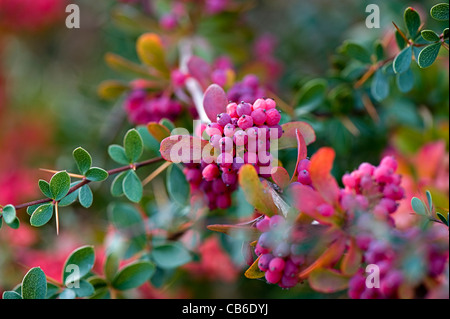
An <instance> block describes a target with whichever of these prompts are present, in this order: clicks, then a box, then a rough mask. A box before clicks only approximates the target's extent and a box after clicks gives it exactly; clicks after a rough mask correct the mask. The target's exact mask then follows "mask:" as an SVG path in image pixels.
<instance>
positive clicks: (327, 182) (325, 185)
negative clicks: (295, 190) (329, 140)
mask: <svg viewBox="0 0 450 319" xmlns="http://www.w3.org/2000/svg"><path fill="white" fill-rule="evenodd" d="M334 157H335V152H334V150H333V149H332V148H329V147H323V148H321V149H319V150H318V151H317V152H316V153H315V154H314V155H313V156H312V157H311V167H310V169H309V173H310V175H311V180H312V184H313V186H314V187H315V188H316V189H317V191H318V192H319V193H320V195H321V196H322V198H323V199H325V201H327V202H328V203H329V204H331V205H334V204H336V203H337V202H338V199H339V186H338V184H337V182H336V180H335V179H334V177H333V176H332V175H331V169H332V168H333V161H334Z"/></svg>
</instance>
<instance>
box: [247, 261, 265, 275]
mask: <svg viewBox="0 0 450 319" xmlns="http://www.w3.org/2000/svg"><path fill="white" fill-rule="evenodd" d="M259 258H261V256H259V257H258V258H257V259H256V260H255V261H254V262H253V264H252V265H251V266H250V267H249V268H248V269H247V270H246V271H245V273H244V275H245V277H247V278H249V279H259V278H262V277H264V274H265V273H264V272H263V271H261V270H260V269H259V266H258V262H259Z"/></svg>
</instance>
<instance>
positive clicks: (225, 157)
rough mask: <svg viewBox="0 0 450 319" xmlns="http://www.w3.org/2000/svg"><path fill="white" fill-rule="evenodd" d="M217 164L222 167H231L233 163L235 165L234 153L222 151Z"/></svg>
mask: <svg viewBox="0 0 450 319" xmlns="http://www.w3.org/2000/svg"><path fill="white" fill-rule="evenodd" d="M217 164H219V165H220V167H225V168H228V167H231V165H233V155H231V154H230V153H221V154H220V155H219V156H217Z"/></svg>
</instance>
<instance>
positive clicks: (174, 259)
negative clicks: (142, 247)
mask: <svg viewBox="0 0 450 319" xmlns="http://www.w3.org/2000/svg"><path fill="white" fill-rule="evenodd" d="M151 256H152V258H153V260H154V261H155V263H156V264H157V265H158V266H159V267H161V268H165V269H172V268H177V267H179V266H181V265H184V264H186V263H188V262H190V261H191V259H192V257H191V254H190V253H189V251H188V250H187V249H186V248H185V247H184V246H183V245H182V244H180V243H178V242H174V243H168V244H163V245H160V246H157V247H155V248H153V250H152V252H151Z"/></svg>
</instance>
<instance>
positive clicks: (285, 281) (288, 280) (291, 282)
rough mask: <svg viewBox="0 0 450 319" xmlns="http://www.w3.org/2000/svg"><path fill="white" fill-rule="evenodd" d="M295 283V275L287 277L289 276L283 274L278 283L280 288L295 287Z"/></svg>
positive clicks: (296, 279) (296, 281)
mask: <svg viewBox="0 0 450 319" xmlns="http://www.w3.org/2000/svg"><path fill="white" fill-rule="evenodd" d="M297 283H298V278H297V277H295V276H294V277H289V276H286V275H283V277H281V280H280V282H279V283H278V284H279V285H280V287H282V288H292V287H295V285H297Z"/></svg>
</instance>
